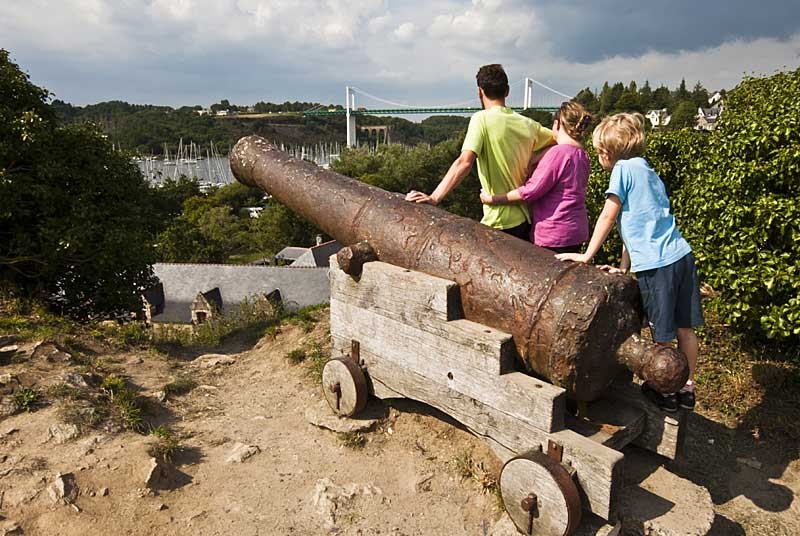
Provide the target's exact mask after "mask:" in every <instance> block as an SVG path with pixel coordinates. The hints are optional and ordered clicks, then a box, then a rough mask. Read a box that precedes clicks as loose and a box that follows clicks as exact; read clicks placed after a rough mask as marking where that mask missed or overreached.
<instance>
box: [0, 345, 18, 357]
mask: <svg viewBox="0 0 800 536" xmlns="http://www.w3.org/2000/svg"><path fill="white" fill-rule="evenodd" d="M17 350H19V346H18V345H16V344H9V345H6V346H2V347H0V355H9V356H10V355H13V354H16V353H17Z"/></svg>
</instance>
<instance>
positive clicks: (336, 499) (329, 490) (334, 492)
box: [311, 478, 383, 530]
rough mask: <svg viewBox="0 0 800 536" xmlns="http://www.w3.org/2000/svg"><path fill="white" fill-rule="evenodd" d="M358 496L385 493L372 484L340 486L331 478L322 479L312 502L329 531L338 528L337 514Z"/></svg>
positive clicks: (317, 485) (316, 487) (318, 482)
mask: <svg viewBox="0 0 800 536" xmlns="http://www.w3.org/2000/svg"><path fill="white" fill-rule="evenodd" d="M357 495H364V496H369V495H375V496H377V495H383V491H382V490H381V489H380V488H378V487H376V486H373V485H371V484H356V483H350V484H347V485H346V486H338V485H336V484H334V483H333V481H332V480H331V479H329V478H322V479H320V480H318V481H317V484H316V486H314V493H313V495H312V497H311V502H312V504H313V505H314V509H315V511H316V513H317V514H318V515H319V516H321V517H322V520H323V522H324V524H325V527H326V528H327V529H329V530H330V529H332V528H333V527H335V526H336V513H337V511H338V510H340V509H341V508H343V507H344V506H345V505H346V504H347V503H349V502H350V501H352V499H353V498H354V497H355V496H357Z"/></svg>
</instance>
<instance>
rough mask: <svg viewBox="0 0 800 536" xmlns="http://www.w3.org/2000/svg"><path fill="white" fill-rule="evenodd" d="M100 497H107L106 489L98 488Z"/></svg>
mask: <svg viewBox="0 0 800 536" xmlns="http://www.w3.org/2000/svg"><path fill="white" fill-rule="evenodd" d="M100 496H101V497H108V488H100Z"/></svg>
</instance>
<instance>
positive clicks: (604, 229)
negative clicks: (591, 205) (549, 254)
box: [556, 194, 622, 263]
mask: <svg viewBox="0 0 800 536" xmlns="http://www.w3.org/2000/svg"><path fill="white" fill-rule="evenodd" d="M621 209H622V201H620V199H619V197H617V196H616V195H614V194H610V195H609V196H608V197H607V198H606V204H605V205H603V212H601V213H600V217H599V218H597V223H596V224H595V226H594V232H593V233H592V239H591V240H589V246H588V247H587V248H586V252H585V253H583V254H581V253H560V254H558V255H556V259H558V260H560V261H576V262H583V263H586V262H590V261H591V260H592V259H593V258H594V256H595V255H596V254H597V252H598V251H600V246H602V245H603V242H605V240H606V238H607V237H608V233H610V232H611V229H613V228H614V223H615V222H616V220H617V215H619V211H620V210H621Z"/></svg>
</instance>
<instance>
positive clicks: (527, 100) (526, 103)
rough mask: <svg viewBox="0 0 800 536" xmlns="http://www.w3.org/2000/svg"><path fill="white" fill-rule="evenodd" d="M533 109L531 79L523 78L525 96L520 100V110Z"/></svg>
mask: <svg viewBox="0 0 800 536" xmlns="http://www.w3.org/2000/svg"><path fill="white" fill-rule="evenodd" d="M532 107H533V79H532V78H527V77H526V78H525V96H524V97H523V98H522V109H523V110H527V109H528V108H532Z"/></svg>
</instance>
